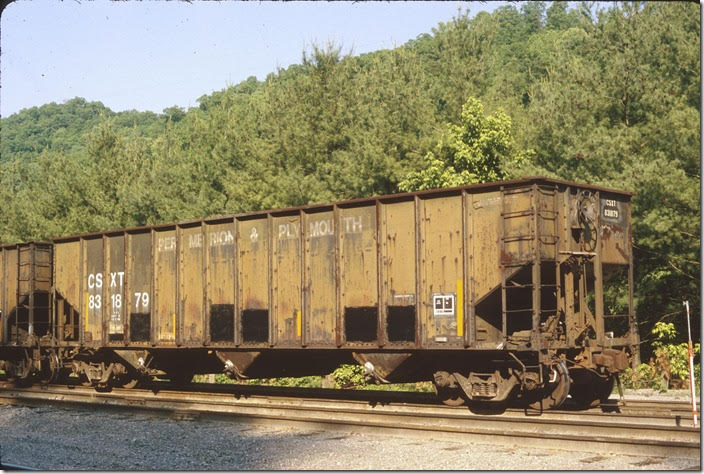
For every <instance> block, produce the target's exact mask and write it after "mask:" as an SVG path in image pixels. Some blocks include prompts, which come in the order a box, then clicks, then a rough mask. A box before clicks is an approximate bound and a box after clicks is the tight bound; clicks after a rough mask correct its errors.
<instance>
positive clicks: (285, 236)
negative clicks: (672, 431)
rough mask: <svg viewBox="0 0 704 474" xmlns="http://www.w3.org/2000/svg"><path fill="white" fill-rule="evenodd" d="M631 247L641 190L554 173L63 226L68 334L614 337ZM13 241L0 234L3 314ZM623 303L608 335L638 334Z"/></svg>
mask: <svg viewBox="0 0 704 474" xmlns="http://www.w3.org/2000/svg"><path fill="white" fill-rule="evenodd" d="M630 242H631V230H630V194H629V193H624V192H619V191H614V190H605V189H604V188H599V187H594V186H588V185H581V184H580V185H577V184H574V183H567V182H564V181H559V180H550V179H544V178H528V179H524V180H515V181H506V182H501V183H487V184H484V185H472V186H465V187H461V188H453V189H445V190H431V191H427V192H418V193H406V194H398V195H392V196H381V197H377V198H365V199H358V200H352V201H344V202H340V203H336V204H333V205H330V204H328V205H320V206H305V207H298V208H291V209H287V210H275V211H263V212H257V213H249V214H241V215H235V216H226V217H216V218H209V219H204V220H199V221H190V222H185V223H179V224H170V225H164V226H151V227H143V228H138V229H125V230H117V231H109V232H105V233H94V234H86V235H83V236H73V237H64V238H59V239H56V240H55V241H54V246H55V258H54V263H55V268H54V273H55V282H54V292H55V295H56V310H55V314H56V319H57V323H58V328H57V335H58V338H59V340H60V341H64V342H78V341H80V342H82V343H83V344H85V345H88V346H100V345H104V344H109V345H116V346H120V345H125V344H130V345H135V344H136V345H141V346H150V345H157V346H159V347H162V346H164V347H168V346H173V347H178V346H187V347H193V346H200V347H202V346H203V345H215V346H226V347H245V348H246V347H257V348H264V347H281V348H297V347H310V348H315V347H320V348H323V347H325V348H334V347H346V348H349V349H369V350H373V349H377V350H378V349H379V348H389V349H394V348H396V349H404V348H409V347H414V348H429V349H431V348H437V349H458V348H470V349H491V350H496V349H505V348H509V349H516V350H528V349H529V348H530V350H535V351H538V350H540V349H541V348H542V347H543V346H546V345H549V346H550V347H551V350H553V351H554V350H557V349H569V348H573V347H575V346H578V345H579V344H581V341H582V340H583V339H584V338H585V337H586V338H591V339H593V340H594V341H595V342H596V343H598V344H605V343H606V342H607V338H606V332H605V326H604V322H603V318H604V304H603V285H604V284H605V281H606V279H607V278H608V276H609V275H606V274H604V271H603V268H604V265H609V266H610V267H609V270H610V271H611V270H612V267H619V268H623V269H625V271H626V273H627V274H628V275H631V274H632V252H631V244H630ZM17 248H19V247H17V246H3V247H2V262H3V263H2V265H3V273H2V274H3V282H2V285H3V286H2V305H3V306H2V308H3V321H4V323H5V325H6V321H7V319H8V317H7V316H6V315H8V314H9V313H10V312H11V311H12V308H10V307H8V303H7V301H9V300H8V298H9V295H11V294H12V293H13V292H17V291H18V289H17V288H14V287H13V286H12V285H13V281H14V280H13V278H12V275H10V273H11V272H10V270H9V269H10V268H11V267H12V265H13V260H12V259H13V258H16V257H13V255H14V254H13V252H15V253H16V252H18V250H17ZM15 265H16V264H15ZM627 280H628V281H625V283H624V284H626V285H629V289H628V290H629V293H630V294H632V277H631V278H629V279H627ZM626 313H627V314H626V315H625V316H626V318H627V319H628V331H627V332H625V333H623V334H618V335H614V337H612V338H610V339H608V342H609V344H610V345H615V346H619V345H626V346H631V347H633V346H635V342H634V341H636V335H635V334H634V332H635V328H636V326H635V324H634V321H635V317H634V315H633V306H632V303H631V305H630V308H629V309H628V310H627V311H626ZM0 330H3V329H0ZM6 331H7V330H6V329H4V332H3V334H5V333H6ZM590 331H592V332H590Z"/></svg>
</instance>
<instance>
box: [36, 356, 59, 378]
mask: <svg viewBox="0 0 704 474" xmlns="http://www.w3.org/2000/svg"><path fill="white" fill-rule="evenodd" d="M60 370H61V362H60V361H59V356H58V355H56V351H55V350H54V349H49V350H48V351H47V353H46V354H45V355H44V357H43V358H42V360H41V370H40V371H39V381H40V382H41V383H42V384H50V383H54V382H56V381H57V379H58V378H59V371H60Z"/></svg>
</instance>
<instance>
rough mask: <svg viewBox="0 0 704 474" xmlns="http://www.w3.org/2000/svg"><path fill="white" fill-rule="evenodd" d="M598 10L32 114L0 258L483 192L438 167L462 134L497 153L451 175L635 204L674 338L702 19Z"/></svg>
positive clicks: (27, 117)
mask: <svg viewBox="0 0 704 474" xmlns="http://www.w3.org/2000/svg"><path fill="white" fill-rule="evenodd" d="M592 7H593V6H592V5H590V4H578V6H577V7H576V8H574V9H571V8H567V4H566V3H557V2H553V3H551V4H546V3H544V2H527V3H522V4H519V5H517V6H513V5H510V6H503V7H500V8H498V9H496V10H495V11H494V12H493V13H492V14H488V13H479V14H478V15H476V16H475V17H474V18H472V19H470V18H469V17H468V16H467V15H466V14H459V15H458V16H457V17H455V18H453V19H452V20H450V21H448V22H447V23H441V24H439V25H438V26H437V27H436V28H434V29H433V31H432V32H431V33H428V34H423V35H420V36H419V37H418V38H416V39H415V40H412V41H409V42H408V43H407V44H404V45H403V46H401V47H398V48H396V49H393V50H382V51H377V52H373V53H369V54H363V55H358V56H355V55H351V54H347V53H345V50H344V48H343V46H341V45H324V46H316V47H313V48H312V49H311V50H309V51H305V52H304V53H303V57H302V60H301V63H300V64H297V65H293V66H291V67H289V68H287V69H281V70H278V71H276V72H272V73H271V74H269V75H268V76H267V78H266V79H265V80H263V81H258V80H257V79H256V78H254V77H251V78H249V79H247V80H246V81H244V82H242V83H240V84H238V85H236V86H233V87H229V88H227V89H224V90H222V91H219V92H215V93H213V94H211V95H204V96H203V97H201V98H200V99H199V100H198V102H199V104H200V105H199V107H194V108H191V109H189V110H183V109H181V108H178V107H172V108H169V109H166V110H164V112H163V113H162V114H154V113H151V112H136V111H131V112H120V113H115V112H113V111H111V110H109V109H107V108H106V107H104V106H103V105H102V104H101V103H99V102H91V103H89V102H86V101H85V100H83V99H80V98H76V99H73V100H70V101H68V102H66V103H64V104H60V105H57V104H54V103H52V104H47V105H43V106H41V107H34V108H31V109H25V110H23V111H21V112H19V113H17V114H14V115H12V116H10V117H7V118H3V119H2V120H0V125H1V127H2V130H1V133H2V135H1V138H2V142H1V144H0V152H1V155H0V157H1V159H0V163H1V166H2V175H1V176H0V202H2V205H1V206H0V241H2V242H15V241H27V240H33V239H44V238H48V237H55V236H60V235H66V234H74V233H79V232H89V231H97V230H105V229H110V228H119V227H128V226H136V225H143V224H156V223H163V222H171V221H177V220H183V219H189V218H198V217H204V216H208V215H217V214H224V213H232V212H240V211H251V210H258V209H266V208H276V207H286V206H293V205H301V204H308V203H315V202H323V201H331V200H338V199H345V198H354V197H362V196H370V195H375V194H383V193H392V192H396V191H398V190H399V189H400V187H399V186H400V184H402V183H403V184H404V187H406V188H407V187H408V186H422V185H423V182H432V181H428V179H430V178H433V176H434V178H433V179H436V178H438V177H440V178H442V177H443V176H444V178H443V179H446V180H447V179H454V180H455V181H452V182H453V183H455V184H456V182H457V181H458V180H459V181H467V180H478V179H483V177H484V176H489V177H491V176H494V175H492V174H491V173H489V174H482V173H474V172H467V173H465V174H462V175H461V176H460V174H459V169H455V168H443V167H444V166H445V165H444V164H443V163H447V159H450V160H454V159H455V158H454V156H459V155H456V153H458V152H457V150H460V148H461V147H460V148H457V146H456V145H457V143H454V144H453V142H452V140H455V142H456V141H457V140H460V141H461V140H464V139H468V140H470V141H471V140H475V138H476V137H475V138H471V137H470V138H467V137H464V138H463V136H462V133H464V132H462V133H460V132H461V130H462V129H463V127H464V129H465V130H472V127H478V126H479V125H477V124H480V123H481V124H483V125H482V127H484V128H482V130H485V131H486V134H485V135H482V136H485V137H487V138H486V140H489V141H491V140H493V142H491V143H488V144H487V143H484V144H483V145H481V146H474V145H472V146H474V148H472V146H469V147H468V148H467V150H469V151H467V153H469V154H470V155H468V156H470V158H466V159H465V161H464V162H463V163H464V165H463V164H462V163H459V162H458V163H459V164H457V166H465V165H467V163H469V166H475V167H476V166H478V165H477V163H478V162H476V161H472V160H474V158H471V156H473V155H471V154H472V153H475V152H476V150H480V152H481V153H487V150H491V153H492V155H491V157H490V158H491V159H490V160H489V161H482V162H481V166H485V165H486V166H489V167H490V168H491V169H490V170H489V171H491V172H493V173H495V174H496V176H499V177H520V176H526V175H537V174H540V175H547V176H551V177H558V178H562V179H567V180H573V181H580V182H587V183H591V184H595V185H604V186H608V187H614V188H618V189H625V190H631V191H635V192H636V193H637V194H636V196H635V198H634V211H633V222H634V236H635V238H634V246H635V255H636V259H635V260H636V281H637V289H636V294H637V312H638V315H639V318H640V320H641V324H642V327H641V334H642V337H643V339H644V340H647V339H648V337H649V329H650V328H651V327H652V326H653V324H654V323H655V322H656V321H658V320H661V319H665V320H673V318H675V317H676V319H677V325H678V326H680V324H681V322H682V321H681V310H682V304H681V301H682V300H683V299H689V301H690V302H691V303H693V314H695V315H696V314H699V313H698V312H699V286H700V281H699V272H700V264H699V259H700V254H699V252H700V250H699V249H700V239H699V232H700V229H699V219H700V207H699V199H700V196H699V193H700V184H699V183H700V161H699V151H700V135H699V124H700V110H699V107H700V48H699V45H700V21H699V18H700V12H699V8H700V7H699V5H698V4H696V3H659V2H652V3H647V4H645V3H619V4H613V5H611V6H609V7H608V8H604V9H602V10H600V11H595V9H594V8H592ZM464 104H468V105H467V107H466V109H467V112H466V113H464V114H463V113H462V108H463V105H464ZM453 127H454V128H453ZM453 130H454V132H453ZM453 133H454V135H453ZM458 133H459V135H458ZM453 137H454V138H453ZM460 145H461V143H460ZM475 145H476V142H475ZM453 146H455V148H453ZM453 150H455V151H453ZM472 150H475V151H472ZM447 156H450V158H447ZM482 156H484V155H482ZM443 157H446V158H445V161H443ZM484 158H485V157H484ZM484 158H481V159H484ZM433 160H435V161H433ZM487 163H488V165H487ZM438 166H440V168H441V169H437V167H438ZM453 166H454V165H453ZM424 170H431V171H426V172H425V174H423V172H424ZM432 170H435V171H432ZM448 170H449V171H448ZM455 171H457V172H455ZM428 173H431V174H432V173H435V174H434V175H432V176H430V178H429V177H428V176H429V175H428ZM456 176H460V177H459V178H456ZM453 177H454V178H453ZM438 179H439V178H438ZM424 180H425V181H424ZM623 298H624V295H612V300H611V302H610V303H609V304H611V305H612V306H618V305H620V304H622V303H623ZM695 319H696V318H695ZM680 327H681V326H680ZM693 330H694V331H695V333H696V334H698V333H699V322H698V321H696V322H695V326H694V327H693Z"/></svg>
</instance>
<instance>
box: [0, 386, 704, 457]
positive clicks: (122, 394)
mask: <svg viewBox="0 0 704 474" xmlns="http://www.w3.org/2000/svg"><path fill="white" fill-rule="evenodd" d="M0 403H8V404H30V405H31V404H39V405H41V404H46V403H52V404H71V405H74V406H90V405H92V406H100V407H113V408H122V409H124V408H129V409H133V408H139V409H144V410H150V411H152V412H156V413H160V414H167V415H169V416H175V417H186V418H195V417H204V418H205V417H213V416H214V417H218V418H220V417H223V416H225V417H233V416H234V417H237V418H245V419H249V420H255V419H256V420H258V421H259V422H263V423H268V422H275V423H281V422H285V423H287V424H295V425H303V426H307V427H310V426H314V427H318V428H321V429H346V430H350V429H353V430H354V431H383V432H384V433H386V434H389V433H393V434H399V435H409V434H412V435H423V436H428V435H432V437H433V439H435V440H437V439H450V440H455V441H457V440H458V439H459V440H465V441H470V442H477V443H485V444H502V445H510V446H516V445H520V446H524V447H534V448H545V447H546V446H549V447H550V448H551V449H564V450H568V451H580V452H594V453H618V454H630V455H646V456H665V457H681V458H691V459H698V458H699V453H700V431H699V429H697V428H694V427H692V426H683V424H684V423H683V422H684V420H680V421H681V422H682V423H680V425H679V426H678V425H677V423H676V421H675V418H674V417H672V416H664V415H653V417H651V418H650V419H649V418H648V417H645V416H642V415H641V416H629V415H625V416H624V415H617V414H613V413H611V414H610V413H600V414H599V413H598V412H596V411H589V412H584V413H578V412H565V411H556V412H545V413H544V414H543V415H542V416H539V417H538V416H526V414H525V413H524V412H523V411H520V412H517V411H515V410H507V411H505V412H503V413H500V414H499V413H496V414H476V413H472V412H471V411H470V410H469V409H467V408H466V407H464V408H463V407H445V406H441V405H425V404H412V403H373V402H372V403H370V402H365V401H360V400H331V399H308V398H290V397H271V396H264V395H239V396H238V395H235V394H232V393H205V392H191V391H179V390H158V391H157V390H144V389H130V390H125V389H115V390H113V391H112V392H106V393H100V392H96V391H94V390H93V389H92V388H88V387H79V386H74V387H67V386H55V385H54V386H45V387H29V388H24V389H21V388H9V387H6V386H5V387H0ZM548 441H549V442H550V443H549V444H548V443H547V442H548Z"/></svg>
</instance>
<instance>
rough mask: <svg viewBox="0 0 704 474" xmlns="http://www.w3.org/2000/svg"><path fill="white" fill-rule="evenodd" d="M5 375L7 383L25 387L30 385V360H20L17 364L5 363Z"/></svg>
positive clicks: (12, 362)
mask: <svg viewBox="0 0 704 474" xmlns="http://www.w3.org/2000/svg"><path fill="white" fill-rule="evenodd" d="M5 375H6V377H7V381H8V382H12V383H14V384H15V385H18V386H22V387H26V386H29V385H31V384H32V359H22V360H20V361H18V362H14V361H7V362H6V363H5Z"/></svg>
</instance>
